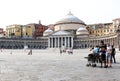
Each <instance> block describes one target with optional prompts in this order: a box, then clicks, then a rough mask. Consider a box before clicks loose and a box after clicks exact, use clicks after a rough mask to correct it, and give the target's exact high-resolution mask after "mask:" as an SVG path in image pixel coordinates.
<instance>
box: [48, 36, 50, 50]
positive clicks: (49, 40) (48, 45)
mask: <svg viewBox="0 0 120 81" xmlns="http://www.w3.org/2000/svg"><path fill="white" fill-rule="evenodd" d="M48 48H50V38H48Z"/></svg>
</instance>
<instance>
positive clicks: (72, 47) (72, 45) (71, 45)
mask: <svg viewBox="0 0 120 81" xmlns="http://www.w3.org/2000/svg"><path fill="white" fill-rule="evenodd" d="M71 48H73V37H72V38H71Z"/></svg>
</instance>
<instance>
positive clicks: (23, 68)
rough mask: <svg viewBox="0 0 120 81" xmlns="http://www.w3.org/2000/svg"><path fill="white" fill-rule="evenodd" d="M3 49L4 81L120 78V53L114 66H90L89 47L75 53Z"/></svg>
mask: <svg viewBox="0 0 120 81" xmlns="http://www.w3.org/2000/svg"><path fill="white" fill-rule="evenodd" d="M28 51H29V50H26V51H25V50H12V54H11V50H2V52H0V81H120V77H119V76H120V52H117V54H116V60H117V63H116V64H113V67H112V68H100V65H98V66H97V67H95V68H92V67H86V63H87V60H86V59H84V57H85V56H87V54H88V53H89V49H80V50H74V54H73V55H69V54H67V53H64V54H62V55H60V53H59V50H57V49H51V50H33V55H27V53H28Z"/></svg>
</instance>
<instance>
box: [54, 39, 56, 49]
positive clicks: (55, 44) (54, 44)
mask: <svg viewBox="0 0 120 81" xmlns="http://www.w3.org/2000/svg"><path fill="white" fill-rule="evenodd" d="M54 45H55V46H54V47H55V48H56V37H54Z"/></svg>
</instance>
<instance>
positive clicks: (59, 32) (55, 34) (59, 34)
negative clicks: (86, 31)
mask: <svg viewBox="0 0 120 81" xmlns="http://www.w3.org/2000/svg"><path fill="white" fill-rule="evenodd" d="M63 35H72V34H71V33H70V32H67V31H63V30H59V31H56V32H54V33H52V34H51V36H63Z"/></svg>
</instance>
